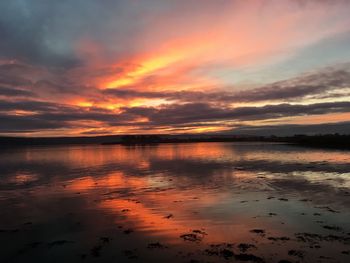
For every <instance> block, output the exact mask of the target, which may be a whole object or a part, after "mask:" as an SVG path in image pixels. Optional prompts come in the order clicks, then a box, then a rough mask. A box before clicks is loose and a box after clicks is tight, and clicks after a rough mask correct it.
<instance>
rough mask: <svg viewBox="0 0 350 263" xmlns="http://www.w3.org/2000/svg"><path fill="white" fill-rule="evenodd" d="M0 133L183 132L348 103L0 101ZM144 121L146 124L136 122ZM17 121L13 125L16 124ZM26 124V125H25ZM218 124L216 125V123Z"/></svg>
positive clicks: (338, 108) (347, 107)
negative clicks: (118, 105)
mask: <svg viewBox="0 0 350 263" xmlns="http://www.w3.org/2000/svg"><path fill="white" fill-rule="evenodd" d="M18 110H23V111H28V112H31V114H28V115H13V114H12V112H13V111H18ZM0 112H2V113H1V114H0V117H1V118H2V119H1V123H2V125H1V131H2V132H4V131H9V130H11V131H15V130H16V129H18V130H19V131H20V130H22V129H24V130H28V129H35V127H36V128H37V129H38V130H40V129H55V128H58V127H60V128H63V127H64V128H73V127H92V128H96V123H93V124H89V122H90V121H91V122H99V123H103V124H102V125H103V127H110V126H130V127H140V128H142V129H157V128H159V127H164V126H170V127H173V128H177V129H184V128H186V126H187V127H189V126H195V127H199V126H201V125H205V124H203V123H206V124H208V125H210V124H211V123H215V122H218V123H220V122H221V123H224V122H225V121H231V122H232V121H237V122H240V121H245V120H264V119H272V118H275V119H278V118H281V117H290V116H302V115H313V114H325V113H334V112H350V102H334V103H315V104H310V105H300V104H297V105H295V104H278V105H266V106H262V107H238V108H221V107H215V106H212V105H210V104H206V103H187V104H182V105H175V104H172V105H163V106H162V107H160V108H156V107H131V108H122V112H120V113H113V112H111V111H108V110H105V109H101V108H94V107H92V108H88V109H81V108H79V107H75V106H68V105H64V104H55V103H49V102H41V101H14V102H11V101H6V100H2V101H1V100H0ZM140 117H142V118H146V119H147V120H148V121H147V122H140V121H138V119H139V118H140ZM16 120H17V122H16ZM26 125H27V126H26ZM219 125H220V124H219Z"/></svg>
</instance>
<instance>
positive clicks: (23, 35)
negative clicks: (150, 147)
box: [0, 0, 350, 136]
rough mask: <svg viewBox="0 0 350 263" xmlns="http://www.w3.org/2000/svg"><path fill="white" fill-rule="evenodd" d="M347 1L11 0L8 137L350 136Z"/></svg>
mask: <svg viewBox="0 0 350 263" xmlns="http://www.w3.org/2000/svg"><path fill="white" fill-rule="evenodd" d="M349 12H350V1H348V0H245V1H241V0H176V1H175V0H104V1H96V0H62V1H46V0H2V1H1V2H0V135H7V136H93V135H109V134H151V133H152V134H154V133H157V134H181V133H196V134H197V133H212V132H214V133H216V132H219V133H227V132H235V131H237V132H240V133H243V134H244V133H245V132H246V131H252V130H255V131H261V129H263V128H264V127H267V128H268V129H272V130H273V131H274V132H275V133H277V135H278V133H279V128H281V130H280V131H285V130H286V129H287V130H290V131H295V133H297V132H298V128H300V127H304V128H303V131H309V129H306V128H305V127H310V125H311V126H313V127H315V129H316V130H318V131H321V130H322V127H328V128H327V131H328V132H329V131H332V130H329V127H338V129H340V131H343V132H344V133H350V130H349V127H350V126H349V125H348V124H349V122H350V48H349V47H350V16H349V15H348V14H349Z"/></svg>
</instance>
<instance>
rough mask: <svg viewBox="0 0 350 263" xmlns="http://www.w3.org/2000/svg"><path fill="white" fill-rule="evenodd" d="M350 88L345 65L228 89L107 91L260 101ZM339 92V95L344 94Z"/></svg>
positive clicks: (188, 99)
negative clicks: (263, 83)
mask: <svg viewBox="0 0 350 263" xmlns="http://www.w3.org/2000/svg"><path fill="white" fill-rule="evenodd" d="M344 89H350V65H349V64H344V65H341V68H338V67H335V68H332V67H329V68H326V69H322V70H319V71H316V72H313V73H309V74H307V75H303V76H299V77H296V78H292V79H288V80H283V81H279V82H275V83H272V84H269V85H265V86H263V87H259V88H255V89H248V90H242V91H238V92H228V91H214V92H213V91H208V92H203V91H177V92H174V91H139V90H135V89H125V88H124V89H122V88H119V89H108V90H104V91H103V93H104V94H106V95H110V96H115V97H118V98H127V99H128V98H162V99H167V100H169V101H170V100H175V101H183V102H193V101H206V102H207V101H210V102H223V103H229V102H231V103H235V102H258V101H288V100H296V99H301V98H305V97H323V98H328V97H334V95H333V94H332V93H327V92H329V91H341V90H344ZM341 94H342V93H338V97H341V96H344V94H343V95H341Z"/></svg>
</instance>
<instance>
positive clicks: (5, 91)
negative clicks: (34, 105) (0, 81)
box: [0, 87, 35, 97]
mask: <svg viewBox="0 0 350 263" xmlns="http://www.w3.org/2000/svg"><path fill="white" fill-rule="evenodd" d="M0 96H6V97H34V96H35V94H34V93H33V92H31V91H28V90H22V89H14V88H6V87H0Z"/></svg>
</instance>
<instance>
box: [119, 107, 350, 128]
mask: <svg viewBox="0 0 350 263" xmlns="http://www.w3.org/2000/svg"><path fill="white" fill-rule="evenodd" d="M349 111H350V102H334V103H315V104H310V105H300V104H286V103H285V104H278V105H266V106H262V107H238V108H221V107H215V106H212V105H210V104H206V103H187V104H183V105H175V104H172V105H167V106H163V107H162V108H147V107H134V108H125V109H124V113H123V114H132V115H138V116H141V117H147V118H148V119H149V121H150V123H151V124H154V125H176V124H190V123H193V122H208V121H224V120H235V121H242V120H263V119H270V118H271V119H272V118H282V117H289V116H302V115H313V114H325V113H332V112H349Z"/></svg>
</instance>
